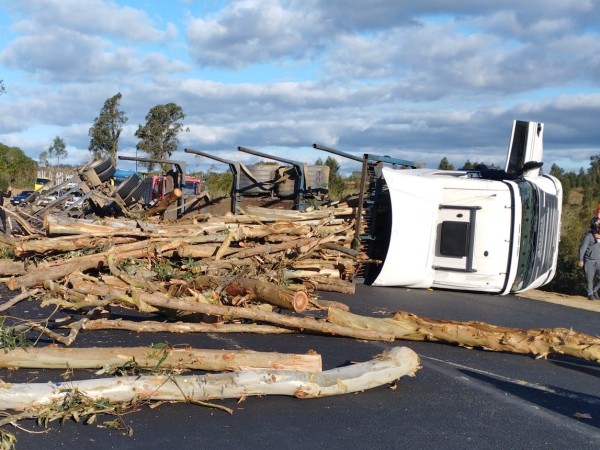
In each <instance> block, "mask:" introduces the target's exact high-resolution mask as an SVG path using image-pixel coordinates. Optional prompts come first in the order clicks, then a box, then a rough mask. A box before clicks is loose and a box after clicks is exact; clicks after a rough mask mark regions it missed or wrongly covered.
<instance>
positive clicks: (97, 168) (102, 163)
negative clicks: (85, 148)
mask: <svg viewBox="0 0 600 450" xmlns="http://www.w3.org/2000/svg"><path fill="white" fill-rule="evenodd" d="M112 165H113V163H112V160H111V159H110V158H104V159H97V160H95V161H92V162H91V163H90V165H89V166H87V170H89V169H94V172H96V173H97V174H98V175H100V174H101V173H102V172H105V171H106V170H108V169H109V168H110V167H111V166H112Z"/></svg>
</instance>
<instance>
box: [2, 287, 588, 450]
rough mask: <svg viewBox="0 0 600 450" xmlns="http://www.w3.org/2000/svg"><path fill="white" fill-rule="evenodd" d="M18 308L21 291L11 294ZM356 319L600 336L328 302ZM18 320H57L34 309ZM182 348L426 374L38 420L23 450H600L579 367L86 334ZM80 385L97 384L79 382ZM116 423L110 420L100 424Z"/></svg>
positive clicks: (315, 343) (401, 306)
mask: <svg viewBox="0 0 600 450" xmlns="http://www.w3.org/2000/svg"><path fill="white" fill-rule="evenodd" d="M0 294H1V295H2V297H3V298H6V296H7V291H6V290H4V288H2V291H1V292H0ZM323 298H326V299H330V300H337V301H343V302H345V303H347V304H348V305H350V307H351V309H352V311H354V312H356V313H358V314H365V315H370V316H375V317H385V316H388V315H391V314H392V313H393V312H394V311H396V310H404V311H410V312H413V313H415V314H417V315H422V316H428V317H433V318H438V319H453V320H461V321H467V320H477V321H484V322H489V323H492V324H496V325H502V326H510V327H519V328H540V327H571V328H573V329H574V330H577V331H580V332H584V333H588V334H592V335H600V313H598V312H594V311H587V310H582V309H577V308H571V307H567V306H563V305H560V304H551V303H544V302H540V301H536V300H530V299H525V298H517V297H513V296H506V297H498V296H492V295H480V294H470V293H457V292H446V291H427V290H407V289H400V288H376V287H368V286H364V285H359V286H357V294H356V295H353V296H348V295H341V294H324V295H323ZM9 313H10V314H12V315H28V316H31V317H36V316H37V317H46V316H47V315H48V310H45V311H39V308H38V306H37V304H35V303H32V302H26V303H22V304H19V305H18V306H17V307H15V308H14V309H13V310H11V311H9ZM156 342H168V343H169V344H170V345H190V346H193V347H197V348H215V349H252V350H257V351H279V352H295V353H304V352H307V351H309V350H315V351H317V352H319V353H321V354H322V356H323V366H324V367H323V368H324V369H330V368H334V367H339V366H342V365H345V364H348V363H350V362H356V361H365V360H369V359H371V358H372V357H373V356H374V355H376V354H379V353H381V352H382V351H383V350H385V349H388V348H390V347H391V346H396V345H404V346H407V347H410V348H412V349H413V350H415V351H416V352H417V353H418V354H419V355H420V357H421V364H422V369H421V370H419V371H418V372H417V375H416V376H415V377H413V378H403V379H401V380H400V381H399V382H398V383H396V384H395V385H394V386H391V387H390V386H384V387H380V388H376V389H372V390H369V391H365V392H361V393H357V394H349V395H344V396H339V397H330V398H322V399H311V400H300V399H296V398H288V397H250V398H247V399H245V400H244V401H240V402H237V401H235V400H224V401H220V402H218V403H219V404H221V405H224V406H227V407H229V408H232V409H233V411H234V412H233V414H231V415H230V414H227V413H225V412H223V411H220V410H216V409H210V408H207V407H202V406H197V405H188V404H168V403H167V404H162V405H160V406H158V407H156V408H150V407H148V406H142V407H140V408H139V410H137V411H135V412H133V413H131V414H129V415H126V416H125V417H124V422H125V424H126V425H127V426H129V427H131V430H132V431H133V435H132V436H124V435H123V434H122V433H121V432H120V431H118V430H113V429H107V428H99V427H97V426H96V425H83V424H79V423H75V422H71V421H70V422H66V423H64V424H62V425H60V424H56V423H53V424H51V425H50V427H49V429H48V430H47V432H44V433H42V434H40V431H42V432H43V431H46V428H44V427H40V426H37V425H36V424H35V423H34V422H33V421H24V422H21V423H20V424H21V425H22V426H23V427H24V428H25V429H14V428H12V427H8V428H7V430H9V431H11V432H14V433H15V434H16V436H17V439H18V440H17V449H35V448H44V449H59V448H85V449H86V450H92V449H113V448H114V449H144V450H150V449H178V450H184V449H198V448H211V449H234V448H235V449H237V448H260V449H267V448H269V449H270V448H285V449H309V448H310V449H312V448H326V449H328V450H331V449H347V448H359V449H360V448H372V449H402V448H419V449H473V448H477V449H481V448H489V449H508V448H510V449H567V448H568V449H597V448H600V364H598V363H592V362H586V361H581V360H576V359H573V358H567V357H551V358H549V359H539V360H536V359H533V358H532V357H529V356H523V355H514V354H507V353H494V352H488V351H483V350H469V349H464V348H460V347H456V346H452V345H447V344H439V343H424V342H403V341H396V342H395V343H383V342H365V341H358V340H353V339H347V338H337V337H328V336H316V335H310V334H294V335H277V336H259V335H240V334H205V335H171V334H134V333H127V332H118V331H104V332H83V333H82V334H81V335H80V336H79V337H78V338H77V340H76V343H75V345H76V346H80V347H84V346H92V345H98V346H113V345H149V344H151V343H156ZM62 372H63V371H54V372H52V371H37V370H20V371H7V370H4V369H2V370H0V373H2V380H3V381H4V382H25V381H44V380H50V379H54V380H57V379H60V373H62ZM74 376H75V377H77V378H82V377H84V376H85V377H90V376H91V375H90V373H87V374H86V373H85V372H83V371H76V372H75V373H74ZM103 420H108V418H104V419H100V420H99V421H98V422H102V421H103Z"/></svg>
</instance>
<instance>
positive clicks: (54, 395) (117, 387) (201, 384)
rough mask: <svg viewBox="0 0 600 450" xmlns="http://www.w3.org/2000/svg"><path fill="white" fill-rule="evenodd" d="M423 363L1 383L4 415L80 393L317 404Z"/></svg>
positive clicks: (393, 360)
mask: <svg viewBox="0 0 600 450" xmlns="http://www.w3.org/2000/svg"><path fill="white" fill-rule="evenodd" d="M418 369H419V357H418V356H417V354H416V353H415V352H414V351H412V350H410V349H409V348H406V347H396V348H393V349H391V350H390V351H389V352H387V353H385V354H384V355H382V356H381V357H380V358H377V359H373V360H371V361H367V362H363V363H358V364H353V365H350V366H345V367H341V368H336V369H331V370H327V371H323V372H316V373H314V372H313V373H306V372H298V371H288V370H242V371H238V372H230V373H220V374H210V375H188V376H170V375H169V376H138V377H117V378H105V379H95V380H83V381H67V382H61V383H23V384H17V383H2V384H0V409H1V410H13V411H23V410H29V411H31V412H33V413H35V411H40V410H42V409H43V407H44V406H47V405H50V404H52V403H56V404H61V403H63V401H64V400H65V398H66V397H67V396H68V395H70V394H72V393H73V392H74V391H77V392H78V393H79V394H81V395H83V396H84V397H86V398H88V399H91V400H99V399H105V400H106V401H109V402H111V403H113V404H115V403H120V404H122V403H125V404H131V403H132V402H134V401H136V402H137V401H147V400H159V401H161V400H162V401H180V402H201V401H207V400H215V399H225V398H242V397H246V396H249V395H289V396H294V397H296V398H318V397H326V396H332V395H342V394H349V393H352V392H360V391H364V390H367V389H371V388H375V387H379V386H383V385H385V384H389V383H393V382H394V381H396V380H398V379H399V378H401V377H403V376H414V374H415V373H416V371H417V370H418Z"/></svg>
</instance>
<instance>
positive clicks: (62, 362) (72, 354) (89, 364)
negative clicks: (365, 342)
mask: <svg viewBox="0 0 600 450" xmlns="http://www.w3.org/2000/svg"><path fill="white" fill-rule="evenodd" d="M131 362H134V363H135V364H137V365H138V366H139V367H142V368H146V369H155V368H160V369H197V370H209V371H215V372H222V371H231V370H246V369H283V370H297V371H300V372H320V371H321V368H322V367H321V355H318V354H306V355H301V354H285V353H276V352H255V351H252V350H203V349H193V348H165V349H156V348H148V347H91V348H62V347H34V348H27V349H20V348H17V349H14V350H11V351H8V352H0V367H5V368H9V369H22V368H27V369H102V368H117V367H123V365H124V364H126V363H131Z"/></svg>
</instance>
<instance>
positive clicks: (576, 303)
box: [515, 289, 600, 313]
mask: <svg viewBox="0 0 600 450" xmlns="http://www.w3.org/2000/svg"><path fill="white" fill-rule="evenodd" d="M515 296H516V297H523V298H528V299H532V300H539V301H542V302H547V303H554V304H556V305H565V306H569V307H571V308H579V309H585V310H587V311H594V312H599V313H600V300H588V299H587V297H584V296H581V295H566V294H558V293H556V292H546V291H540V290H537V289H533V290H531V291H526V292H521V293H519V294H515Z"/></svg>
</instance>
